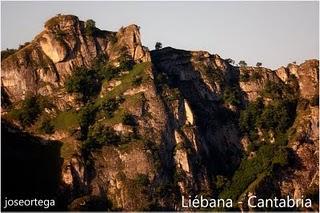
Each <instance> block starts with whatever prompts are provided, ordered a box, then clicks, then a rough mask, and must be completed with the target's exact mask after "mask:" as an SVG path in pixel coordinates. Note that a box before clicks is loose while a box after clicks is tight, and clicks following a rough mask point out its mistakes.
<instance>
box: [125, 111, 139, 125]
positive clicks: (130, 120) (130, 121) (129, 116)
mask: <svg viewBox="0 0 320 213" xmlns="http://www.w3.org/2000/svg"><path fill="white" fill-rule="evenodd" d="M122 123H123V124H124V125H129V126H136V125H137V122H136V120H135V118H134V116H133V115H132V114H129V113H125V114H124V115H123V118H122Z"/></svg>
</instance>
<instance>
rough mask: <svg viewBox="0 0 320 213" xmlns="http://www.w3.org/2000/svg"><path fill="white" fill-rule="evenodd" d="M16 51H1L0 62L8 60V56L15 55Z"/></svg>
mask: <svg viewBox="0 0 320 213" xmlns="http://www.w3.org/2000/svg"><path fill="white" fill-rule="evenodd" d="M17 51H18V50H17V49H8V48H7V49H5V50H1V61H3V60H4V59H6V58H8V57H9V56H10V55H12V54H14V53H16V52H17Z"/></svg>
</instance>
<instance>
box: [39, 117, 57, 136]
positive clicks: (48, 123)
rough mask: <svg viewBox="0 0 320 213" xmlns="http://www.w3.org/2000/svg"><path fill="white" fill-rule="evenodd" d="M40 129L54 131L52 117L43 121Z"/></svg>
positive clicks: (49, 132) (48, 132)
mask: <svg viewBox="0 0 320 213" xmlns="http://www.w3.org/2000/svg"><path fill="white" fill-rule="evenodd" d="M40 131H42V132H44V133H46V134H52V133H54V125H53V124H52V122H51V120H50V119H45V120H43V121H42V123H41V127H40Z"/></svg>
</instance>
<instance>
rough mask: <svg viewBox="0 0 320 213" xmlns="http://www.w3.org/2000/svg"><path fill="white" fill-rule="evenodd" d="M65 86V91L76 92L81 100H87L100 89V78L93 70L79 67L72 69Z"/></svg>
mask: <svg viewBox="0 0 320 213" xmlns="http://www.w3.org/2000/svg"><path fill="white" fill-rule="evenodd" d="M65 87H66V90H67V92H69V93H77V94H78V95H79V98H80V99H81V100H82V101H83V102H87V101H88V100H90V98H91V97H92V96H95V95H97V93H98V92H99V91H100V88H101V80H100V77H99V76H98V74H97V72H96V71H95V70H92V69H87V68H85V67H80V68H77V69H75V71H73V73H72V75H71V76H70V77H69V78H68V79H67V81H66V83H65Z"/></svg>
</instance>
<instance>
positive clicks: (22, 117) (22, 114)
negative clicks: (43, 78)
mask: <svg viewBox="0 0 320 213" xmlns="http://www.w3.org/2000/svg"><path fill="white" fill-rule="evenodd" d="M50 107H52V105H51V103H50V102H49V101H48V99H46V98H45V97H43V96H40V95H38V96H27V97H26V98H25V100H23V101H22V103H21V107H20V108H18V109H14V110H12V111H11V112H10V115H11V116H12V117H13V118H14V119H17V120H18V121H19V122H20V124H21V125H22V126H23V127H27V126H30V125H32V124H33V123H34V122H35V121H36V119H37V118H38V116H39V115H40V114H41V112H42V111H43V110H44V108H50Z"/></svg>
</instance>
